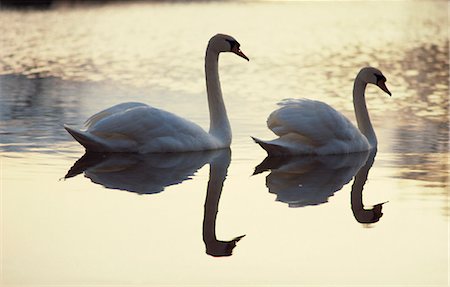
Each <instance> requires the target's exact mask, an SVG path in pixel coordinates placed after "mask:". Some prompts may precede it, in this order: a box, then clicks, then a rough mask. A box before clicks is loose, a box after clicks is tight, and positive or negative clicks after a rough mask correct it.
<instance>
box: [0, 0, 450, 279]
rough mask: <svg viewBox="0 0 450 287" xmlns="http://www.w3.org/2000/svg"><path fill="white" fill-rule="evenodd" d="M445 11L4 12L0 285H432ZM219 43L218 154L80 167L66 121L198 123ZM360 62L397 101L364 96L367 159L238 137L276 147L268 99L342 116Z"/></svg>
mask: <svg viewBox="0 0 450 287" xmlns="http://www.w3.org/2000/svg"><path fill="white" fill-rule="evenodd" d="M447 11H448V3H447V2H443V1H442V2H438V1H433V2H427V1H421V2H405V1H395V2H382V3H378V2H375V3H374V2H336V3H334V2H270V1H269V2H227V3H219V2H208V3H123V4H114V5H99V6H75V7H65V6H60V7H55V8H54V9H51V10H41V11H13V10H0V19H1V22H2V23H6V24H7V25H0V35H1V36H0V47H1V49H0V150H1V210H2V211H1V223H2V224H1V235H2V237H1V239H2V240H1V242H2V243H1V263H2V269H1V277H0V278H1V279H0V280H1V283H2V284H3V285H2V286H17V285H31V286H34V285H55V286H60V285H67V284H72V285H114V284H115V285H117V284H118V285H133V286H135V285H136V286H141V285H142V286H147V285H154V286H161V285H176V286H179V285H220V284H222V285H232V286H242V285H252V286H253V285H256V286H261V285H264V286H277V285H283V286H286V285H288V286H291V285H293V286H304V285H319V286H323V285H338V286H348V285H351V284H353V285H358V286H363V285H371V286H374V285H375V286H385V285H400V286H410V285H414V286H431V285H433V286H447V284H448V273H449V269H448V268H449V265H448V259H449V249H448V240H449V238H448V237H449V235H448V234H449V233H448V218H449V217H448V216H449V208H448V187H449V184H448V176H449V173H448V155H449V146H448V138H449V133H448V106H449V101H448V93H449V88H448V77H449V60H448V58H449V52H448V51H449V41H448V34H447V33H448V15H447ZM219 32H221V33H228V34H231V35H233V36H234V37H236V38H237V39H238V41H239V42H240V43H241V48H242V50H243V51H244V52H245V53H246V54H247V55H248V56H249V58H250V62H248V63H247V62H246V61H244V60H242V59H240V58H238V57H235V56H234V55H229V54H225V55H223V56H221V59H220V76H221V82H222V88H223V93H224V97H225V102H226V106H227V111H228V115H229V117H230V121H231V125H232V129H233V144H232V146H231V150H224V151H217V152H206V153H193V154H183V155H148V156H137V155H115V156H114V155H109V156H102V157H98V156H97V157H96V156H84V157H82V156H83V154H84V151H83V148H82V147H81V146H80V145H78V144H77V143H76V142H75V141H74V140H72V138H71V137H70V136H69V135H68V134H67V133H66V132H65V130H64V129H63V128H62V124H64V123H68V124H73V125H77V124H81V123H82V122H83V121H84V120H85V119H86V118H87V117H88V116H90V115H92V114H93V113H95V112H97V111H99V110H101V109H104V108H106V107H109V106H111V105H113V104H116V103H119V102H124V101H141V102H145V103H148V104H151V105H153V106H157V107H160V108H163V109H167V110H170V111H172V112H174V113H177V114H179V115H181V116H184V117H186V118H189V119H191V120H193V121H195V122H197V123H199V124H200V125H201V126H203V127H205V128H207V127H208V123H209V119H208V110H207V102H206V96H205V87H204V81H205V80H204V71H203V64H204V63H203V60H204V59H203V58H204V50H205V47H206V43H207V41H208V39H209V37H211V36H212V35H214V34H216V33H219ZM367 65H372V66H376V67H378V68H380V69H381V70H382V71H383V73H384V74H385V75H386V77H387V79H388V82H387V85H388V87H389V88H390V90H391V91H392V93H393V96H392V97H386V96H385V94H383V93H382V92H381V91H379V90H378V89H377V88H376V87H368V90H367V102H368V103H367V105H368V107H369V111H370V115H371V119H372V122H373V124H374V127H375V130H376V133H377V136H378V141H379V148H378V152H377V154H365V153H364V154H358V155H353V156H331V157H294V158H290V159H279V160H275V161H274V160H264V159H265V153H264V152H263V150H261V149H260V148H259V147H258V146H256V145H255V144H254V143H253V142H252V140H251V138H250V136H251V135H252V136H257V137H260V138H264V139H270V138H273V137H274V136H273V134H272V133H271V132H270V131H269V130H268V129H267V127H266V126H265V120H266V118H267V116H268V114H269V113H270V112H271V111H272V110H274V109H275V108H276V103H277V102H278V101H280V100H282V99H284V98H300V97H307V98H312V99H319V100H322V101H325V102H327V103H329V104H331V105H332V106H334V107H335V108H336V109H338V110H340V111H342V112H343V113H344V114H345V115H346V116H348V117H349V118H350V119H351V120H352V121H353V120H354V115H353V105H352V102H351V91H352V81H353V79H354V77H355V75H356V73H357V72H358V71H359V69H360V68H361V67H363V66H367ZM253 173H255V175H252V174H253ZM225 175H226V176H225ZM64 177H67V179H64ZM243 235H245V236H244V237H242V236H243ZM218 256H220V257H226V258H216V257H218Z"/></svg>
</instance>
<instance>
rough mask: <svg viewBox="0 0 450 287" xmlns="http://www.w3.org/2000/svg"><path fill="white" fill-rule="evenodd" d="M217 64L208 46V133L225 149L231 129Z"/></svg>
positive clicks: (206, 62)
mask: <svg viewBox="0 0 450 287" xmlns="http://www.w3.org/2000/svg"><path fill="white" fill-rule="evenodd" d="M218 62H219V53H218V52H216V51H214V50H213V49H211V47H210V46H208V48H207V49H206V56H205V74H206V92H207V94H208V105H209V117H210V125H209V133H210V134H211V135H212V136H214V137H216V138H217V139H218V140H220V141H221V143H222V144H223V145H224V147H225V146H229V145H230V143H231V127H230V122H229V121H228V116H227V111H226V109H225V105H224V102H223V97H222V89H221V87H220V80H219V69H218Z"/></svg>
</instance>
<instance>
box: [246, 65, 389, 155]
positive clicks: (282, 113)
mask: <svg viewBox="0 0 450 287" xmlns="http://www.w3.org/2000/svg"><path fill="white" fill-rule="evenodd" d="M385 81H386V78H385V77H384V76H383V75H382V74H381V72H380V71H379V70H377V69H375V68H371V67H367V68H364V69H362V70H361V71H360V72H359V74H358V76H357V77H356V79H355V85H354V88H353V104H354V107H355V114H356V120H357V122H358V128H359V129H358V128H356V127H355V126H354V125H353V124H352V123H351V122H350V121H349V120H348V119H347V118H346V117H345V116H344V115H342V114H341V113H340V112H338V111H336V110H335V109H333V108H332V107H330V106H329V105H327V104H325V103H323V102H319V101H312V100H307V99H300V100H286V101H283V102H281V103H280V104H279V105H280V106H281V108H279V109H278V110H276V111H274V112H272V114H270V116H269V118H268V120H267V126H268V127H269V129H270V130H272V131H273V132H274V133H275V134H276V135H278V136H279V138H277V139H275V140H272V141H263V140H260V139H256V138H253V139H254V140H255V142H257V143H258V144H259V145H260V146H261V147H262V148H264V149H265V150H266V151H267V153H268V154H269V155H272V156H280V155H293V154H319V155H326V154H346V153H353V152H361V151H367V150H370V149H372V148H375V147H376V146H377V138H376V135H375V132H374V130H373V127H372V124H371V122H370V118H369V114H368V112H367V107H366V103H365V96H364V91H365V88H366V85H367V83H375V84H377V85H378V86H379V87H380V88H381V89H383V90H384V91H386V92H387V93H389V94H390V92H389V91H388V89H387V88H386V86H385V84H384V83H385Z"/></svg>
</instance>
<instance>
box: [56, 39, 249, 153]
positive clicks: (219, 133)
mask: <svg viewBox="0 0 450 287" xmlns="http://www.w3.org/2000/svg"><path fill="white" fill-rule="evenodd" d="M239 47H240V44H239V43H238V42H237V41H236V40H235V39H234V38H233V37H231V36H228V35H224V34H217V35H215V36H213V37H212V38H211V39H210V40H209V43H208V47H207V48H206V56H205V73H206V90H207V94H208V104H209V113H210V129H209V133H208V132H206V131H205V130H203V129H202V128H201V127H200V126H198V125H197V124H195V123H193V122H191V121H188V120H186V119H183V118H181V117H179V116H176V115H174V114H172V113H169V112H166V111H163V110H160V109H157V108H154V107H150V106H148V105H146V104H142V103H132V102H131V103H122V104H118V105H115V106H113V107H111V108H109V109H106V110H104V111H101V112H99V113H97V114H95V115H93V116H92V117H90V118H89V119H88V120H87V121H86V122H85V124H84V129H83V130H77V129H74V128H71V127H69V126H67V125H65V126H64V127H65V129H66V130H67V131H68V132H69V133H70V134H71V135H72V136H73V137H74V138H75V139H76V140H77V141H78V142H79V143H80V144H82V145H83V146H84V147H85V148H86V150H88V151H94V152H138V153H151V152H186V151H201V150H213V149H220V148H226V147H229V146H230V144H231V128H230V123H229V121H228V117H227V113H226V109H225V105H224V102H223V98H222V91H221V88H220V81H219V73H218V60H219V54H220V53H221V52H232V53H235V54H236V55H238V56H240V57H242V58H244V59H246V60H247V61H248V60H249V59H248V58H247V56H245V54H244V53H243V52H242V51H241V50H240V48H239Z"/></svg>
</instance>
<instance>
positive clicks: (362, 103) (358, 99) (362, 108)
mask: <svg viewBox="0 0 450 287" xmlns="http://www.w3.org/2000/svg"><path fill="white" fill-rule="evenodd" d="M366 86H367V83H365V82H364V81H363V80H361V79H360V78H359V75H358V76H357V77H356V79H355V84H354V86H353V106H354V109H355V116H356V122H357V123H358V128H359V130H360V131H361V133H362V134H363V135H364V136H365V137H366V138H367V140H368V141H369V144H370V146H371V147H372V148H373V147H376V146H377V137H376V135H375V131H374V130H373V127H372V123H371V122H370V117H369V113H368V112H367V106H366V97H365V95H364V93H365V91H366Z"/></svg>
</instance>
